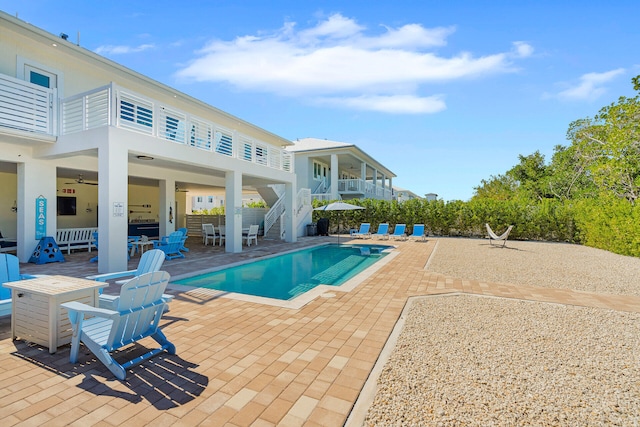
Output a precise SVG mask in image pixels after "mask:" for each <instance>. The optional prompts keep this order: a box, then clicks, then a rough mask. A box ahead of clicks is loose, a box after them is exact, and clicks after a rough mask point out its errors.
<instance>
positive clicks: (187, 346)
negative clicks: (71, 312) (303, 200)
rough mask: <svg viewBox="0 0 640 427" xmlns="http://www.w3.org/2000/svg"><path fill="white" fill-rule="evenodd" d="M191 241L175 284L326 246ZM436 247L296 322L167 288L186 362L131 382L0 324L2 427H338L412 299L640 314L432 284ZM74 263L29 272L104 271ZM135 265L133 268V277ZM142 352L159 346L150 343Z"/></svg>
mask: <svg viewBox="0 0 640 427" xmlns="http://www.w3.org/2000/svg"><path fill="white" fill-rule="evenodd" d="M189 240H190V243H189V245H188V246H189V247H190V248H192V251H191V252H190V253H189V254H188V255H187V258H186V259H185V260H172V261H166V262H165V264H164V268H163V269H164V270H166V271H168V272H169V273H170V274H171V275H172V277H177V276H179V275H182V274H184V273H185V272H190V271H196V270H202V269H205V268H208V267H211V266H213V265H217V264H227V263H231V262H236V261H238V260H241V259H251V258H252V257H256V256H262V255H265V254H268V253H275V252H281V251H285V250H290V249H295V248H298V247H303V246H307V245H311V244H317V243H319V242H321V241H323V240H325V241H326V240H327V239H325V238H304V239H300V242H298V243H296V244H283V243H279V242H278V243H275V242H272V243H269V242H263V241H260V244H259V245H258V246H257V247H255V248H253V249H251V250H246V251H245V252H243V253H242V254H225V253H224V252H222V250H221V249H219V248H215V249H212V248H211V247H210V246H209V247H204V246H202V243H201V241H199V240H198V239H195V238H190V239H189ZM359 243H362V241H360V242H359ZM435 243H436V240H435V239H430V240H429V241H427V242H393V244H395V245H397V247H398V248H397V251H398V255H397V256H396V257H395V258H393V259H392V260H391V261H390V262H388V263H387V264H385V265H384V266H382V267H381V268H380V269H379V270H378V271H377V272H375V273H373V274H372V275H370V276H369V277H368V278H366V279H365V280H364V281H363V282H362V283H361V284H360V285H359V286H357V287H356V288H355V289H354V290H352V291H351V292H348V293H343V292H338V291H335V292H330V293H326V294H325V295H324V296H323V297H319V298H316V299H315V300H313V301H312V302H310V303H308V304H307V305H305V306H304V307H302V308H301V309H297V310H294V309H289V308H281V307H276V306H269V305H264V304H256V303H252V302H246V301H239V300H236V299H230V298H226V297H224V296H220V295H216V294H208V293H203V292H181V291H175V290H171V289H170V291H169V292H170V293H174V294H175V296H176V298H175V300H174V301H173V302H172V303H171V311H170V312H169V313H167V314H165V316H164V317H163V319H164V320H163V330H164V332H165V334H166V335H167V337H169V339H170V340H172V341H173V342H174V344H175V345H176V348H177V354H176V355H175V356H170V355H166V354H165V355H161V356H157V357H155V358H154V359H152V360H151V361H149V362H146V363H144V364H143V365H141V366H137V367H134V368H133V369H132V371H131V372H130V373H129V374H128V376H127V380H126V381H124V382H121V381H118V380H116V379H115V378H114V377H113V376H112V375H111V374H110V373H109V371H108V370H107V369H106V368H105V367H104V366H103V365H102V364H101V363H100V362H98V361H97V360H96V359H95V358H94V357H93V356H92V355H91V354H90V353H89V352H88V351H84V352H83V351H81V354H80V362H81V363H80V364H77V365H71V364H70V363H69V361H68V359H69V346H68V345H67V346H63V347H60V348H59V349H58V352H57V353H56V354H53V355H50V354H49V353H48V351H47V349H46V348H44V347H40V346H38V345H33V344H28V343H25V342H23V341H21V340H17V341H12V340H11V338H10V320H9V318H7V317H5V318H2V319H0V419H2V421H3V422H2V424H3V426H10V425H77V426H88V425H121V424H125V423H126V424H135V425H147V424H152V425H154V426H158V425H188V426H193V425H213V426H223V425H228V426H248V425H253V426H273V425H282V426H297V425H306V426H316V425H325V426H326V425H329V426H340V425H343V424H344V423H345V421H346V420H347V417H348V416H349V414H350V412H351V410H352V408H353V406H354V404H355V402H356V400H357V399H358V396H359V395H360V392H361V390H362V388H363V386H364V385H365V382H366V381H367V378H368V377H369V375H370V373H371V371H372V369H373V367H374V365H375V364H376V361H377V360H378V358H379V356H380V354H381V351H382V349H383V347H384V346H385V343H386V342H387V339H388V338H389V335H390V334H391V332H392V330H393V328H394V326H395V324H396V322H397V321H398V318H399V316H400V314H401V312H402V310H403V308H404V307H405V304H406V303H407V301H408V300H409V298H411V297H413V296H422V295H435V294H442V293H452V292H465V293H473V294H481V295H488V296H498V297H506V298H519V299H527V300H535V301H545V302H556V303H563V304H574V305H582V306H590V307H604V308H610V309H615V310H624V311H634V312H637V311H640V298H638V297H631V296H615V295H603V294H592V293H587V292H578V291H569V290H566V289H564V290H560V289H546V288H539V287H530V286H519V285H511V284H496V283H485V282H478V281H473V280H465V279H464V278H453V277H446V276H444V275H441V274H438V273H436V272H430V271H427V270H425V265H426V263H427V261H428V259H429V256H430V255H431V253H432V251H433V250H434V247H435ZM68 258H69V262H66V263H52V264H47V265H43V266H36V265H33V264H26V265H23V266H21V267H22V270H23V272H29V273H46V274H52V273H54V272H55V273H56V274H67V275H72V276H78V277H83V276H86V275H88V274H94V273H95V272H96V270H95V269H96V266H95V264H89V263H88V261H87V260H88V254H87V253H78V254H74V255H72V256H71V257H68ZM71 258H73V261H72V260H71ZM176 261H181V262H176ZM136 263H137V257H134V258H133V259H132V260H131V262H130V266H131V267H132V268H133V267H134V266H135V264H136ZM108 292H113V291H112V290H108ZM142 343H143V344H149V345H153V344H152V341H151V340H149V341H142ZM127 351H128V352H134V353H135V352H141V351H142V349H141V346H134V347H133V348H132V349H129V350H127Z"/></svg>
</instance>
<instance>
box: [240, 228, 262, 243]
mask: <svg viewBox="0 0 640 427" xmlns="http://www.w3.org/2000/svg"><path fill="white" fill-rule="evenodd" d="M259 228H260V226H259V225H257V224H254V225H250V226H249V231H248V232H247V234H246V235H245V234H243V235H242V240H246V241H247V246H251V241H252V240H253V241H254V242H256V245H257V244H258V229H259Z"/></svg>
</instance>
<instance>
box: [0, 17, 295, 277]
mask: <svg viewBox="0 0 640 427" xmlns="http://www.w3.org/2000/svg"><path fill="white" fill-rule="evenodd" d="M289 145H291V142H290V141H289V140H287V139H284V138H282V137H280V136H278V135H276V134H273V133H271V132H269V131H267V130H265V129H262V128H260V127H258V126H255V125H253V124H251V123H249V122H246V121H244V120H242V119H240V118H238V117H235V116H233V115H231V114H228V113H226V112H224V111H221V110H219V109H217V108H215V107H213V106H211V105H208V104H206V103H204V102H202V101H200V100H198V99H195V98H193V97H190V96H188V95H186V94H184V93H181V92H178V91H177V90H175V89H173V88H171V87H169V86H167V85H164V84H162V83H159V82H157V81H154V80H153V79H150V78H148V77H146V76H144V75H142V74H140V73H137V72H135V71H133V70H131V69H128V68H126V67H124V66H122V65H119V64H118V63H116V62H113V61H111V60H109V59H106V58H104V57H102V56H100V55H97V54H95V53H93V52H91V51H89V50H87V49H85V48H83V47H81V46H77V45H76V44H74V43H72V42H70V41H68V40H67V39H66V38H61V37H58V36H55V35H53V34H50V33H48V32H46V31H44V30H42V29H39V28H37V27H34V26H32V25H30V24H28V23H26V22H24V21H22V20H20V19H17V18H15V17H12V16H10V15H8V14H6V13H3V12H0V181H1V182H2V186H0V187H1V189H0V202H1V203H0V206H4V208H1V209H0V232H2V233H3V234H4V235H5V236H15V237H16V238H17V254H18V256H19V258H20V260H21V261H22V262H26V261H28V260H29V258H30V256H31V255H32V252H33V249H34V246H35V245H36V244H37V242H38V238H39V237H41V236H42V235H43V234H46V235H50V236H51V235H53V236H55V232H56V230H57V229H58V228H60V225H63V227H73V226H76V227H78V226H90V225H93V226H97V227H98V230H99V237H100V247H99V260H98V263H99V264H98V270H99V271H100V272H110V271H118V270H125V269H126V267H127V235H128V229H129V228H128V227H129V225H130V223H131V222H132V221H135V220H148V221H154V222H157V227H158V234H159V235H160V236H162V235H166V234H168V233H170V232H171V231H173V230H174V229H175V228H176V222H175V220H176V217H177V216H178V215H179V214H180V213H181V210H183V209H184V205H185V204H186V196H185V195H184V194H185V193H182V192H181V191H180V190H181V189H183V188H188V187H189V186H190V185H193V186H198V187H199V188H202V187H211V188H216V189H217V191H223V192H224V196H225V206H226V218H225V219H226V230H227V239H226V250H227V251H228V252H240V251H241V250H242V237H241V231H242V209H241V207H242V192H243V188H258V187H266V186H270V185H274V184H276V185H280V186H281V187H282V188H284V192H283V194H282V203H281V206H282V208H281V209H282V213H283V215H282V218H283V219H282V221H283V228H284V233H283V235H284V236H285V238H286V240H287V241H295V240H296V234H297V233H296V232H295V227H297V224H295V223H294V221H295V218H296V215H295V213H294V210H295V206H294V204H295V203H296V197H297V191H296V175H295V172H294V164H293V155H292V153H290V152H288V151H286V150H285V149H284V148H285V147H287V146H289ZM134 193H135V196H136V200H135V202H134V203H131V200H132V194H134ZM59 198H68V200H64V199H63V200H62V202H60V200H59ZM74 198H75V200H74ZM14 201H15V202H14ZM42 201H46V203H44V204H43V203H42ZM43 223H44V224H43ZM43 225H44V230H43Z"/></svg>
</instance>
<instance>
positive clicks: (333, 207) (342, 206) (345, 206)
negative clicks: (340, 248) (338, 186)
mask: <svg viewBox="0 0 640 427" xmlns="http://www.w3.org/2000/svg"><path fill="white" fill-rule="evenodd" d="M354 209H364V208H363V207H362V206H356V205H352V204H350V203H345V202H332V203H329V204H328V205H324V206H320V207H319V208H315V209H314V211H351V210H354ZM338 243H340V220H338Z"/></svg>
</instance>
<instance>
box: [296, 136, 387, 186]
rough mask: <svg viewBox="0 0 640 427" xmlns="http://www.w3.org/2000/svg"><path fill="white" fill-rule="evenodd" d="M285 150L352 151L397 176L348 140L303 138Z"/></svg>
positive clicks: (309, 151)
mask: <svg viewBox="0 0 640 427" xmlns="http://www.w3.org/2000/svg"><path fill="white" fill-rule="evenodd" d="M285 150H287V151H290V152H293V153H318V154H319V155H320V154H321V152H322V151H330V150H345V151H346V152H350V154H352V155H353V154H355V155H356V157H361V158H363V159H364V161H366V162H367V163H368V164H370V165H375V166H376V168H378V169H380V170H382V171H384V173H386V174H387V175H388V176H391V177H396V176H397V175H396V174H395V173H393V172H392V171H391V170H389V169H388V168H387V167H386V166H384V165H383V164H382V163H380V162H379V161H378V160H376V159H374V158H373V157H371V156H370V155H369V154H367V153H366V152H364V151H363V150H362V149H361V148H360V147H358V146H357V145H355V144H351V143H348V142H340V141H329V140H328V139H319V138H302V139H297V140H295V141H293V145H290V146H288V147H285Z"/></svg>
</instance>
